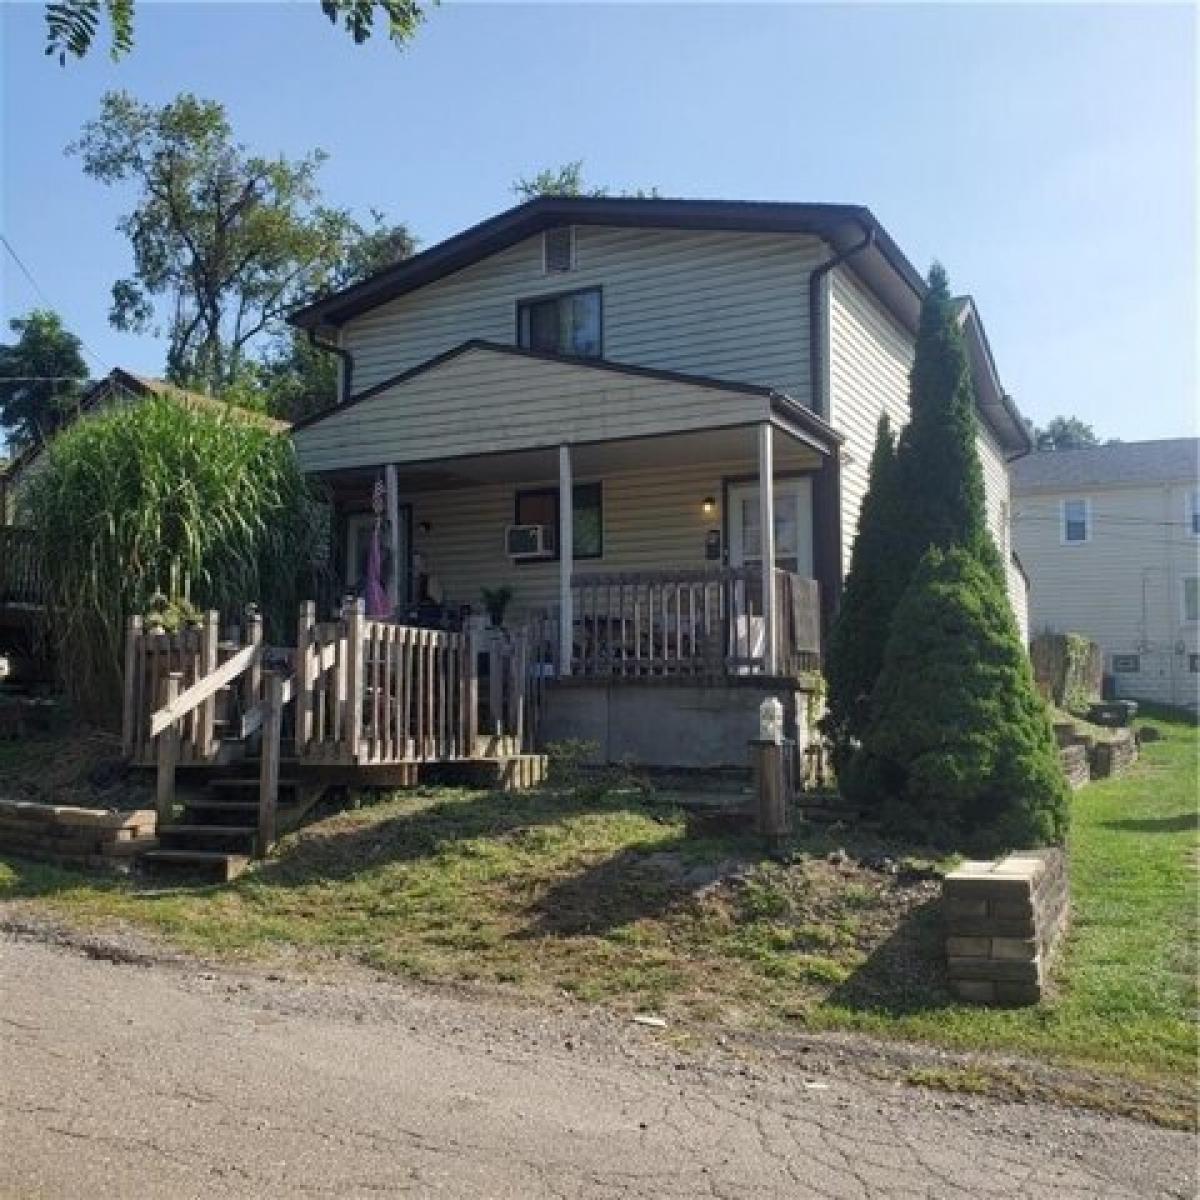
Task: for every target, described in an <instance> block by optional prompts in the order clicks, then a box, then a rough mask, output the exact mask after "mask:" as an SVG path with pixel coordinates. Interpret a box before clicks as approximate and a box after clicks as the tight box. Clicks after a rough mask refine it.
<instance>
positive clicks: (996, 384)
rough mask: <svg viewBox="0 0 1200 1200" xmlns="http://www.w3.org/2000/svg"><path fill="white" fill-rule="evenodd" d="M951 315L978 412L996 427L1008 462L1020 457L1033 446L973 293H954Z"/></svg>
mask: <svg viewBox="0 0 1200 1200" xmlns="http://www.w3.org/2000/svg"><path fill="white" fill-rule="evenodd" d="M953 305H954V315H955V318H956V319H957V321H958V324H959V328H960V329H962V331H963V336H964V338H965V339H966V343H967V358H968V360H969V361H970V364H971V378H972V379H973V380H974V383H975V402H976V404H977V405H978V406H979V412H980V415H981V416H982V417H983V419H984V420H985V421H986V422H987V423H988V425H989V426H990V427H991V428H992V429H993V430H994V431H995V433H996V435H997V437H999V439H1000V442H1001V445H1002V446H1003V448H1004V450H1005V451H1006V452H1007V459H1008V461H1009V462H1014V461H1015V460H1017V459H1019V458H1021V457H1022V456H1024V455H1026V454H1028V453H1029V452H1030V451H1031V450H1032V449H1033V437H1032V435H1031V434H1030V432H1029V426H1027V425H1026V424H1025V418H1024V417H1022V416H1021V412H1020V410H1019V409H1018V408H1017V405H1016V402H1015V401H1014V400H1013V398H1012V397H1011V396H1010V395H1009V394H1008V393H1007V392H1006V391H1005V390H1004V385H1003V384H1002V383H1001V382H1000V372H999V371H997V370H996V359H995V358H994V356H993V355H992V347H991V343H990V342H989V341H988V337H987V331H986V330H985V329H984V327H983V319H982V318H981V317H980V315H979V309H978V308H977V307H976V306H975V298H974V297H973V296H955V297H954V300H953Z"/></svg>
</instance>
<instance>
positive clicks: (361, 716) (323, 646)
mask: <svg viewBox="0 0 1200 1200" xmlns="http://www.w3.org/2000/svg"><path fill="white" fill-rule="evenodd" d="M315 611H316V609H315V605H313V604H311V603H309V604H306V605H305V606H304V608H303V609H302V611H301V616H300V627H299V630H298V634H297V647H296V681H297V709H296V755H297V757H298V758H300V759H309V760H315V761H323V762H343V763H360V764H366V763H400V762H422V761H433V760H445V759H455V758H468V757H470V756H471V755H472V754H473V752H474V744H475V734H476V732H477V729H478V684H477V679H476V670H475V664H474V663H473V661H472V655H471V652H470V645H469V641H468V638H467V636H466V635H465V634H461V633H446V632H444V631H441V630H434V629H416V628H412V627H410V626H406V625H396V624H394V623H392V622H390V621H375V620H370V619H368V618H367V617H366V616H365V615H364V613H363V606H362V601H361V600H360V601H357V602H355V603H354V604H352V605H350V606H348V607H347V608H345V609H343V612H342V616H341V617H340V618H339V619H338V620H337V621H330V622H317V620H316V619H315Z"/></svg>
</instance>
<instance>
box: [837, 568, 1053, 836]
mask: <svg viewBox="0 0 1200 1200" xmlns="http://www.w3.org/2000/svg"><path fill="white" fill-rule="evenodd" d="M869 717H870V719H869V722H868V725H867V728H866V730H865V732H864V734H863V744H862V748H861V749H860V750H859V751H858V752H857V753H856V754H855V756H854V759H853V761H852V763H851V764H850V765H849V767H848V769H847V771H846V772H845V777H844V779H843V784H844V786H845V787H846V789H847V790H848V792H849V793H850V794H851V795H852V796H854V797H855V798H857V799H859V800H866V801H867V802H868V803H870V804H872V805H873V806H877V807H879V808H880V809H881V813H882V817H883V820H884V824H885V826H887V827H888V828H890V829H892V830H894V831H896V832H899V833H903V834H904V835H905V836H907V837H910V838H915V839H918V840H921V841H927V842H930V843H933V844H935V845H938V846H941V847H943V848H945V849H948V850H966V851H968V852H970V853H974V854H996V853H999V852H1000V851H1003V850H1010V849H1017V848H1024V847H1029V846H1036V845H1042V844H1045V843H1048V842H1060V841H1062V840H1063V838H1064V837H1065V836H1066V829H1067V819H1068V802H1067V785H1066V780H1065V779H1064V777H1063V772H1062V767H1061V766H1060V764H1059V759H1058V750H1057V747H1056V744H1055V740H1054V731H1053V729H1052V727H1051V724H1050V718H1049V715H1048V713H1047V710H1046V706H1045V704H1044V702H1043V701H1042V698H1041V696H1040V695H1039V694H1038V692H1037V689H1036V688H1035V686H1034V682H1033V671H1032V668H1031V666H1030V662H1029V656H1028V654H1026V652H1025V647H1024V646H1023V645H1022V644H1021V639H1020V636H1019V634H1018V632H1017V627H1016V621H1015V620H1014V618H1013V614H1012V608H1011V607H1010V605H1009V602H1008V597H1007V595H1006V593H1005V591H1004V588H1003V586H1002V585H1001V584H1000V582H999V581H998V580H997V579H996V576H995V572H994V571H992V570H990V569H989V568H988V567H987V566H986V565H985V564H984V563H982V562H980V561H979V559H978V558H977V557H976V556H975V555H974V554H972V553H971V552H970V551H969V550H968V549H966V548H965V547H960V546H956V547H952V548H951V549H949V550H947V551H942V550H939V549H938V548H937V547H933V548H931V549H930V550H929V551H928V552H927V553H926V554H925V555H924V557H923V558H922V560H921V563H920V565H919V567H918V569H917V573H916V575H915V576H914V578H913V580H912V583H911V584H910V585H909V587H908V588H907V590H906V591H905V593H904V596H903V597H902V598H901V600H900V603H899V604H898V605H897V606H896V611H895V614H894V615H893V618H892V631H891V635H890V637H889V638H888V643H887V648H886V651H885V654H884V663H883V669H882V671H881V672H880V675H879V679H878V680H877V682H876V684H875V690H874V692H873V693H872V696H871V702H870V713H869Z"/></svg>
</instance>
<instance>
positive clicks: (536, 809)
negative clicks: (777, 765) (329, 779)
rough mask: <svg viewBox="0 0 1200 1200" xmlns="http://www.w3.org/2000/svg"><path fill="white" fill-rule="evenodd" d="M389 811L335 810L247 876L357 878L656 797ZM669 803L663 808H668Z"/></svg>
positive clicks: (472, 800) (520, 798)
mask: <svg viewBox="0 0 1200 1200" xmlns="http://www.w3.org/2000/svg"><path fill="white" fill-rule="evenodd" d="M422 799H423V798H422V797H421V796H420V795H419V794H418V795H416V796H414V797H413V798H412V804H413V807H411V808H409V809H407V810H406V811H403V812H400V813H397V814H396V815H395V816H391V817H384V818H382V819H377V820H371V819H369V814H370V809H369V808H368V809H366V810H365V811H364V815H365V816H367V817H368V819H366V820H361V821H356V820H353V818H351V819H350V820H349V821H346V820H345V819H344V818H338V817H334V818H333V822H337V821H338V820H339V819H341V820H342V821H343V823H342V824H340V825H339V824H336V823H333V822H330V823H328V824H327V825H326V826H325V827H321V826H315V827H309V829H308V831H307V832H306V831H303V830H302V831H301V836H300V837H299V838H298V839H296V840H295V841H293V842H291V843H290V844H288V845H286V846H285V847H284V849H283V850H282V852H281V853H280V855H279V857H277V858H273V859H270V860H268V861H267V862H266V863H264V864H263V865H262V867H261V868H260V869H259V870H258V871H256V872H255V873H254V874H253V876H248V877H247V879H251V880H253V881H254V882H255V883H256V884H260V885H261V884H265V885H269V886H272V887H302V886H306V885H308V884H311V883H314V882H326V881H339V880H350V879H353V878H355V877H356V876H359V875H363V874H367V873H370V872H372V871H375V870H378V869H379V868H380V867H384V866H389V865H393V864H396V863H406V862H416V861H419V860H421V859H430V858H435V857H437V856H438V855H439V854H441V853H443V852H445V851H447V850H450V849H452V848H453V847H455V846H458V845H461V844H462V843H465V842H471V841H475V840H477V839H487V840H500V839H504V838H508V837H513V836H515V835H518V834H519V833H520V832H521V831H524V830H534V829H537V828H539V827H543V826H549V825H556V824H560V823H562V822H564V821H567V820H570V819H571V818H573V817H578V816H581V815H585V814H588V813H617V812H621V811H630V810H636V811H639V812H641V813H643V814H644V815H649V816H653V815H654V812H655V809H654V807H653V805H650V804H647V802H646V801H645V800H644V799H643V798H641V797H637V798H635V797H633V796H630V795H624V794H621V793H605V794H603V795H592V794H590V793H588V792H587V791H586V790H584V791H578V792H577V791H549V790H547V791H536V792H509V793H496V792H478V793H467V794H465V795H453V796H447V797H445V798H440V797H438V796H436V795H435V796H434V797H431V798H429V802H428V803H424V804H422V803H421V801H422ZM660 811H661V810H660Z"/></svg>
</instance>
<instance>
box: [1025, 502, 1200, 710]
mask: <svg viewBox="0 0 1200 1200" xmlns="http://www.w3.org/2000/svg"><path fill="white" fill-rule="evenodd" d="M1195 486H1196V483H1195V481H1192V482H1191V483H1184V482H1180V483H1177V484H1171V485H1161V484H1157V485H1150V486H1142V487H1107V488H1096V487H1091V488H1082V489H1080V490H1078V491H1055V492H1051V491H1039V492H1032V493H1023V494H1019V495H1017V496H1015V497H1014V501H1013V503H1014V520H1013V536H1014V540H1015V544H1016V550H1017V553H1018V555H1020V557H1021V561H1022V562H1023V563H1024V565H1025V570H1026V572H1027V573H1028V574H1029V580H1030V594H1029V603H1030V627H1031V629H1032V631H1033V633H1034V634H1037V633H1039V632H1041V631H1042V630H1046V629H1051V630H1055V631H1058V632H1073V633H1081V634H1084V635H1085V636H1086V637H1089V638H1092V639H1093V640H1094V641H1096V642H1098V643H1099V645H1100V647H1101V649H1102V650H1103V651H1104V659H1105V670H1111V666H1112V656H1113V655H1114V654H1137V655H1139V657H1140V660H1141V663H1140V665H1141V670H1140V671H1139V672H1138V673H1137V674H1128V675H1127V674H1121V675H1118V676H1116V677H1115V678H1116V682H1117V686H1118V689H1119V690H1120V693H1121V694H1122V695H1126V696H1130V697H1133V698H1135V699H1146V700H1157V701H1160V702H1162V703H1166V704H1189V705H1192V706H1194V705H1195V704H1196V690H1197V684H1198V682H1200V676H1197V675H1193V674H1191V673H1190V671H1189V670H1188V665H1189V664H1188V656H1189V655H1190V654H1195V653H1197V650H1198V647H1197V627H1196V623H1195V622H1188V621H1185V620H1184V619H1183V579H1184V578H1185V576H1187V575H1192V574H1197V573H1200V568H1198V565H1197V554H1198V552H1200V539H1196V538H1194V537H1192V536H1191V535H1190V533H1189V532H1188V530H1187V527H1186V525H1185V514H1186V503H1187V494H1188V491H1189V489H1190V488H1193V487H1195ZM1067 499H1084V500H1087V501H1088V504H1089V510H1090V512H1089V531H1088V532H1089V540H1088V541H1086V542H1083V543H1079V544H1072V545H1067V544H1064V542H1063V535H1062V528H1063V527H1062V504H1063V501H1064V500H1067Z"/></svg>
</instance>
